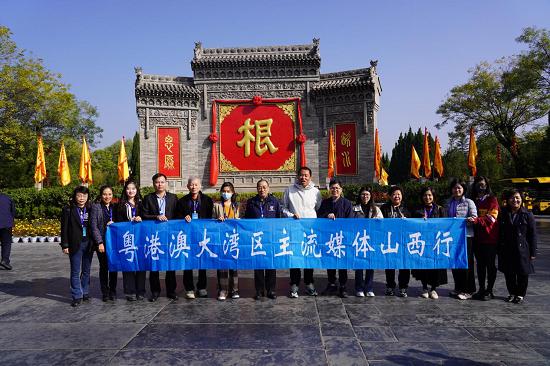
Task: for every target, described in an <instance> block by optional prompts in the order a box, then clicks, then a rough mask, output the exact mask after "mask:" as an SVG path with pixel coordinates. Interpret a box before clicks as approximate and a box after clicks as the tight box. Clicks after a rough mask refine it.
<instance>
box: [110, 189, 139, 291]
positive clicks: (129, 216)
mask: <svg viewBox="0 0 550 366" xmlns="http://www.w3.org/2000/svg"><path fill="white" fill-rule="evenodd" d="M142 211H143V205H142V202H141V194H140V193H139V187H138V185H137V183H136V182H134V181H133V180H128V181H127V182H126V183H125V184H124V188H123V189H122V195H121V198H120V202H119V203H118V205H117V209H116V215H115V221H116V222H127V221H130V222H141V215H142ZM145 277H146V275H145V271H137V272H130V271H126V272H122V283H123V286H124V295H125V296H126V300H128V301H136V300H139V301H141V300H143V299H144V298H145Z"/></svg>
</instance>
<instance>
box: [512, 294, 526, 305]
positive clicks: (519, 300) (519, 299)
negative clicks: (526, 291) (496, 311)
mask: <svg viewBox="0 0 550 366" xmlns="http://www.w3.org/2000/svg"><path fill="white" fill-rule="evenodd" d="M512 302H513V303H514V304H521V303H523V296H516V297H514V300H512Z"/></svg>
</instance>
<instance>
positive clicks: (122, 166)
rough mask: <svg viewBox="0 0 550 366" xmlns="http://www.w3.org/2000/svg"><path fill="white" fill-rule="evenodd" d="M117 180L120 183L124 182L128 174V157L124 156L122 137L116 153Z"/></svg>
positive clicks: (124, 149)
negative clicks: (118, 150)
mask: <svg viewBox="0 0 550 366" xmlns="http://www.w3.org/2000/svg"><path fill="white" fill-rule="evenodd" d="M117 168H118V181H119V182H120V183H124V182H126V179H128V177H129V176H130V172H129V171H128V157H127V156H126V148H125V147H124V137H123V138H122V140H121V141H120V152H119V153H118V167H117Z"/></svg>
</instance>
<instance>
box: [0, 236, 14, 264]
mask: <svg viewBox="0 0 550 366" xmlns="http://www.w3.org/2000/svg"><path fill="white" fill-rule="evenodd" d="M11 233H12V228H11V227H6V228H3V229H0V241H1V244H2V260H3V261H4V262H6V263H8V264H9V263H10V254H11V240H12V235H11Z"/></svg>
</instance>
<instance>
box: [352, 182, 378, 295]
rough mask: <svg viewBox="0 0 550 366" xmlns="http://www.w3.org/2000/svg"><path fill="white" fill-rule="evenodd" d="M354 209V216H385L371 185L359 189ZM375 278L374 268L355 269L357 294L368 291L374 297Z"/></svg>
mask: <svg viewBox="0 0 550 366" xmlns="http://www.w3.org/2000/svg"><path fill="white" fill-rule="evenodd" d="M352 211H353V217H354V218H365V219H381V218H383V217H384V216H382V211H380V209H379V208H378V207H376V205H375V204H374V197H373V196H372V188H371V187H362V188H361V189H360V190H359V196H358V197H357V202H356V204H355V206H353V209H352ZM363 273H364V275H365V276H364V277H363ZM373 279H374V270H373V269H365V270H363V269H357V270H355V296H357V297H364V296H365V293H366V295H367V297H374V288H373Z"/></svg>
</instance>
